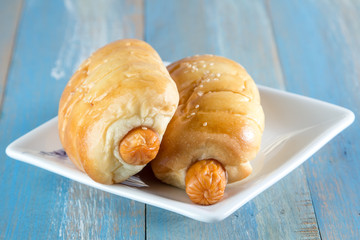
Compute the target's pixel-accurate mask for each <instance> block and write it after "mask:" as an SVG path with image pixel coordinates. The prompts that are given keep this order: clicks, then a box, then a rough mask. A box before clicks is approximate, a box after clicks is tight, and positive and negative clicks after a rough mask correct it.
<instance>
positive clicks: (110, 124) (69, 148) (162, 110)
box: [59, 39, 179, 184]
mask: <svg viewBox="0 0 360 240" xmlns="http://www.w3.org/2000/svg"><path fill="white" fill-rule="evenodd" d="M178 100H179V96H178V91H177V89H176V85H175V83H174V82H173V80H172V79H171V77H170V75H169V73H168V71H167V70H166V67H165V66H164V65H163V63H162V61H161V59H160V57H159V55H158V54H157V53H156V51H155V50H154V49H153V48H152V47H151V46H150V45H148V44H147V43H145V42H143V41H140V40H135V39H124V40H119V41H116V42H113V43H110V44H108V45H106V46H104V47H103V48H101V49H99V50H97V51H96V52H95V53H93V54H92V56H91V57H90V58H88V59H87V60H86V61H84V62H83V63H82V64H81V66H80V67H79V69H78V70H77V71H76V72H75V74H74V75H73V76H72V78H71V79H70V81H69V82H68V84H67V85H66V87H65V90H64V92H63V94H62V97H61V100H60V104H59V135H60V140H61V143H62V144H63V146H64V148H65V151H66V152H67V154H68V156H69V158H70V159H71V160H72V161H73V162H74V164H75V165H76V166H77V167H78V168H79V169H81V170H83V171H85V172H86V173H87V174H88V175H89V176H90V177H91V178H92V179H93V180H95V181H97V182H100V183H105V184H112V183H118V182H122V181H124V180H126V179H127V178H128V177H130V176H132V175H134V174H135V173H137V172H139V171H140V170H141V169H142V168H143V167H144V166H145V165H146V163H147V162H148V161H150V160H152V159H153V158H154V157H155V156H156V154H157V151H158V149H159V145H160V141H161V139H162V136H163V134H164V132H165V129H166V126H167V124H168V123H169V121H170V119H171V117H172V116H173V114H174V113H175V111H176V107H177V104H178Z"/></svg>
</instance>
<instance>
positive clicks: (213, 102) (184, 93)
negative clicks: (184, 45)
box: [152, 55, 264, 188]
mask: <svg viewBox="0 0 360 240" xmlns="http://www.w3.org/2000/svg"><path fill="white" fill-rule="evenodd" d="M168 70H169V72H170V75H171V77H172V78H173V79H174V81H175V82H176V85H177V87H178V90H179V93H180V103H179V107H178V109H177V111H176V113H175V115H174V117H173V119H172V120H171V122H170V123H169V126H168V128H167V130H166V133H165V135H164V139H163V142H162V144H161V147H160V151H159V154H158V155H157V157H156V159H155V160H154V161H153V162H152V168H153V171H154V173H155V175H156V176H157V177H158V178H159V179H160V180H162V181H164V182H166V183H169V184H171V185H174V186H177V187H180V188H185V175H186V171H187V169H188V167H189V166H190V165H191V164H193V163H194V162H195V161H198V160H202V159H216V160H218V161H219V162H220V163H221V164H222V165H223V166H224V167H225V169H226V171H227V173H228V180H229V183H232V182H235V181H239V180H241V179H243V178H245V177H247V176H248V175H249V174H250V173H251V171H252V168H251V165H250V163H249V161H250V160H252V159H253V158H254V157H255V156H256V154H257V152H258V151H259V148H260V143H261V136H262V132H263V130H264V113H263V109H262V107H261V105H260V97H259V92H258V89H257V87H256V85H255V83H254V81H253V80H252V78H251V77H250V75H249V74H248V73H247V72H246V70H245V69H244V68H243V67H242V66H241V65H240V64H238V63H236V62H234V61H232V60H230V59H227V58H224V57H219V56H214V55H200V56H193V57H189V58H184V59H182V60H180V61H177V62H175V63H173V64H171V65H170V66H168Z"/></svg>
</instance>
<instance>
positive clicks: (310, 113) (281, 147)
mask: <svg viewBox="0 0 360 240" xmlns="http://www.w3.org/2000/svg"><path fill="white" fill-rule="evenodd" d="M259 90H260V95H261V101H262V106H263V108H264V111H265V119H266V122H265V131H264V136H263V141H262V147H261V151H260V152H259V154H258V156H257V158H256V159H254V160H253V161H252V165H253V169H254V170H253V173H252V174H251V175H250V177H248V178H247V179H245V180H243V181H240V182H238V183H233V184H229V185H228V186H227V188H226V192H225V195H224V198H223V199H222V201H220V202H219V203H217V204H215V205H212V206H199V205H196V204H193V203H192V202H191V201H190V200H189V198H188V197H187V195H186V193H185V191H183V190H181V189H177V188H175V187H172V186H168V185H166V184H163V183H161V182H159V181H158V180H156V179H155V177H154V176H153V175H152V172H151V170H150V169H149V168H145V169H144V170H143V171H142V172H141V173H139V174H138V176H135V177H132V178H131V179H130V180H129V181H127V182H125V183H124V184H116V185H111V186H109V185H102V184H99V183H96V182H94V181H93V180H91V179H90V178H89V177H88V176H87V175H86V174H84V173H83V172H81V171H79V170H78V169H77V168H76V167H75V166H74V165H73V164H72V162H71V161H70V160H69V159H68V158H67V157H66V155H65V154H64V152H62V151H61V149H62V146H61V143H60V140H59V137H58V131H57V118H54V119H52V120H50V121H48V122H46V123H44V124H43V125H41V126H40V127H38V128H36V129H34V130H32V131H31V132H29V133H28V134H26V135H24V136H23V137H21V138H19V139H17V140H16V141H14V142H13V143H11V144H10V145H9V146H8V147H7V149H6V153H7V154H8V155H9V156H10V157H12V158H15V159H18V160H20V161H23V162H27V163H29V164H32V165H35V166H38V167H40V168H44V169H46V170H48V171H51V172H54V173H57V174H59V175H62V176H64V177H67V178H70V179H72V180H75V181H78V182H80V183H83V184H86V185H88V186H92V187H95V188H98V189H101V190H103V191H106V192H110V193H113V194H116V195H119V196H122V197H126V198H130V199H133V200H136V201H139V202H143V203H146V204H150V205H153V206H157V207H160V208H163V209H166V210H169V211H173V212H176V213H179V214H182V215H184V216H187V217H190V218H193V219H196V220H199V221H204V222H215V221H221V220H223V219H224V218H226V217H228V216H229V215H230V214H232V213H233V212H234V211H236V210H237V209H239V208H240V207H241V206H242V205H244V204H245V203H246V202H248V201H249V200H251V199H252V198H254V197H255V196H256V195H258V194H259V193H261V192H262V191H264V190H265V189H267V188H268V187H270V186H271V185H273V184H274V183H276V182H277V181H279V180H280V179H281V178H283V177H284V176H285V175H287V174H288V173H289V172H291V171H292V170H294V169H295V168H296V167H298V166H299V165H300V164H301V163H303V162H304V161H305V160H306V159H308V158H309V157H310V156H311V155H312V154H314V153H315V152H316V151H317V150H319V149H320V148H321V147H322V146H323V145H325V144H326V143H327V142H328V141H329V140H330V139H332V138H333V137H334V136H335V135H337V134H338V133H339V132H341V131H342V130H343V129H345V128H346V127H347V126H349V125H350V124H351V123H352V122H353V121H354V118H355V117H354V114H353V113H352V112H351V111H349V110H347V109H345V108H342V107H339V106H335V105H332V104H329V103H325V102H322V101H319V100H315V99H311V98H307V97H304V96H300V95H296V94H291V93H287V92H284V91H279V90H275V89H271V88H268V87H262V86H259ZM134 186H135V187H134Z"/></svg>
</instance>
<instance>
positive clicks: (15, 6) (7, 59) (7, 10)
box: [0, 0, 22, 113]
mask: <svg viewBox="0 0 360 240" xmlns="http://www.w3.org/2000/svg"><path fill="white" fill-rule="evenodd" d="M21 6H22V0H5V1H2V2H1V8H0V33H1V36H0V111H1V107H2V102H3V98H4V93H5V87H6V78H7V74H8V69H9V66H10V63H11V55H12V51H13V46H14V40H15V35H16V29H17V25H18V21H19V18H20V15H21ZM0 113H1V112H0Z"/></svg>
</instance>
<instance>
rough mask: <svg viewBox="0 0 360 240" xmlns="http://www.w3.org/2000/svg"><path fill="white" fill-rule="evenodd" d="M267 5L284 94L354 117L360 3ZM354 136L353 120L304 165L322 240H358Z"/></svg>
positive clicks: (359, 103)
mask: <svg viewBox="0 0 360 240" xmlns="http://www.w3.org/2000/svg"><path fill="white" fill-rule="evenodd" d="M268 3H269V10H270V12H271V16H272V18H273V22H274V32H275V36H276V42H277V44H278V48H279V57H280V62H281V64H282V66H283V70H284V75H285V79H286V84H287V86H288V89H289V90H291V91H294V92H298V93H301V94H305V95H308V96H311V97H315V98H319V99H322V100H325V101H329V102H332V103H335V104H339V105H342V106H344V107H347V108H349V109H351V110H352V111H353V112H354V113H355V115H356V117H359V116H360V115H359V113H360V94H359V93H360V86H359V76H360V61H359V56H360V44H359V43H360V15H359V12H360V2H359V1H351V0H344V1H332V0H322V1H311V0H306V1H269V2H268ZM309 117H311V116H309ZM359 133H360V125H359V122H358V121H356V122H355V123H354V124H352V126H350V127H349V129H347V130H345V131H344V132H343V133H341V134H340V136H338V137H336V138H335V139H334V140H332V141H331V142H330V143H329V144H327V145H326V146H325V147H324V148H323V149H322V150H321V151H319V152H318V153H317V154H316V155H315V156H314V157H312V158H311V161H308V162H307V163H306V164H304V166H305V170H306V171H305V172H306V175H307V178H308V182H309V187H310V190H311V196H312V200H313V204H314V207H315V212H316V216H317V220H318V224H319V228H320V233H321V236H322V238H323V239H360V217H359V215H360V194H359V190H360V187H359V183H360V174H359V173H360V162H359V161H358V160H359V155H360V148H359V146H360V138H359V137H360V135H359Z"/></svg>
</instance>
